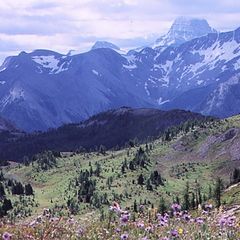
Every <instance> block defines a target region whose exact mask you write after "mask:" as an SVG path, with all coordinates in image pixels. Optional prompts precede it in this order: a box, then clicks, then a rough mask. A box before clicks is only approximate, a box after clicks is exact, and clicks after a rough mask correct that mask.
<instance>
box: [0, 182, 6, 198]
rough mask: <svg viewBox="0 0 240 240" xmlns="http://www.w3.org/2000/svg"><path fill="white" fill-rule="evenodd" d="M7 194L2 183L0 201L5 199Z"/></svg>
mask: <svg viewBox="0 0 240 240" xmlns="http://www.w3.org/2000/svg"><path fill="white" fill-rule="evenodd" d="M5 195H6V193H5V189H4V186H3V184H2V183H1V182H0V199H3V198H4V197H5Z"/></svg>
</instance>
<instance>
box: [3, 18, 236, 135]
mask: <svg viewBox="0 0 240 240" xmlns="http://www.w3.org/2000/svg"><path fill="white" fill-rule="evenodd" d="M119 51H120V52H119ZM239 79H240V28H238V29H236V30H235V31H231V32H224V33H218V32H217V31H216V30H214V29H213V28H212V27H210V26H209V25H208V23H207V21H206V20H202V19H189V18H178V19H176V21H175V22H174V24H173V26H172V27H171V29H170V30H169V32H168V33H167V34H166V35H165V36H163V37H160V38H159V39H158V40H157V41H156V43H155V45H151V46H150V47H145V48H142V49H138V50H131V51H129V52H128V53H127V54H122V53H121V49H120V50H119V48H118V47H117V46H115V45H112V44H111V43H107V42H97V43H96V44H95V46H94V47H93V50H91V51H89V52H86V53H82V54H76V55H72V54H67V55H62V54H59V53H57V52H53V51H49V50H36V51H33V52H31V53H25V52H21V53H20V54H19V55H18V56H15V57H9V58H7V59H6V60H5V62H4V63H3V65H2V66H1V68H0V115H1V116H3V117H4V118H6V119H9V120H11V121H12V122H14V123H15V124H16V126H17V127H18V128H19V129H23V130H25V131H34V130H46V129H48V128H56V127H58V126H60V125H62V124H65V123H76V122H79V121H82V120H85V119H87V118H88V117H90V116H92V115H94V114H96V113H99V112H102V111H105V110H108V109H112V108H118V107H121V106H130V107H135V108H136V107H154V108H160V109H165V110H168V109H175V108H181V109H186V110H191V111H196V112H199V113H202V114H205V115H214V116H218V117H227V116H230V115H234V114H237V113H239V103H240V94H239V93H240V91H239V90H240V80H239Z"/></svg>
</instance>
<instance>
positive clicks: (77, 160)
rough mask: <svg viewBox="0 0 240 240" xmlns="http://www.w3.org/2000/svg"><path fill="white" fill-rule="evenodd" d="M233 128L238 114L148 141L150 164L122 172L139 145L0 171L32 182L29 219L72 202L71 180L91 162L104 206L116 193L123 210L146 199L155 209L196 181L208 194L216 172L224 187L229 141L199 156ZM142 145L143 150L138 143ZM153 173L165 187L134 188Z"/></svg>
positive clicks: (86, 206)
mask: <svg viewBox="0 0 240 240" xmlns="http://www.w3.org/2000/svg"><path fill="white" fill-rule="evenodd" d="M232 127H240V117H239V116H237V117H233V118H230V119H228V120H227V121H225V120H224V121H221V122H220V123H213V124H212V125H209V126H208V128H198V129H195V130H194V131H193V132H190V133H188V134H187V135H184V134H180V135H179V136H178V137H177V138H175V139H174V140H173V141H171V142H164V143H163V142H162V141H161V140H160V139H158V140H156V141H154V142H152V145H153V149H152V150H151V152H150V153H149V156H148V157H149V159H150V164H149V165H148V166H147V168H139V169H137V170H136V171H130V170H129V169H128V170H126V172H125V173H124V174H122V173H121V166H122V162H123V161H125V159H126V160H127V162H128V163H129V161H130V160H132V159H133V158H134V156H135V154H136V151H137V150H138V147H135V148H131V149H123V150H119V151H108V152H107V153H106V154H105V155H102V154H99V153H96V152H92V153H85V154H84V153H81V154H69V153H66V154H64V157H63V158H58V159H57V167H54V168H53V169H50V170H47V171H40V172H39V171H37V170H36V166H35V163H33V164H30V165H29V166H23V165H13V166H12V167H10V168H9V169H6V171H5V172H6V175H7V176H8V177H9V178H14V179H18V180H20V181H22V182H23V183H31V184H32V186H33V188H34V191H35V200H36V202H37V203H38V205H37V206H36V207H34V208H33V215H37V214H39V213H41V212H42V210H43V209H44V208H54V207H55V206H56V205H57V206H61V205H65V206H66V202H67V200H68V198H71V197H74V198H76V189H74V188H73V187H70V188H69V185H71V184H70V183H73V182H74V181H75V178H76V177H77V176H78V174H79V172H80V170H86V169H89V165H90V163H91V165H92V167H93V168H95V163H100V165H101V168H102V172H101V176H100V178H98V177H93V178H95V179H96V181H97V185H96V192H97V193H98V194H100V195H102V194H104V193H106V194H107V196H108V200H109V202H112V201H113V200H114V194H118V195H122V198H121V200H120V203H121V204H122V206H123V207H128V208H131V207H132V206H133V203H134V201H135V200H136V201H137V202H138V203H140V202H144V201H147V203H148V204H149V206H151V205H154V206H158V205H159V201H160V198H161V197H164V198H165V199H166V201H167V203H169V204H170V203H171V202H172V201H173V198H175V197H176V196H179V197H180V198H181V197H182V193H183V191H184V189H185V186H186V183H187V182H188V183H189V185H190V188H191V191H193V192H195V191H196V182H198V183H200V185H201V191H202V193H204V194H205V195H207V194H208V188H209V185H213V182H214V178H215V177H216V176H217V175H218V174H219V173H221V177H222V178H223V179H224V181H225V184H227V183H228V181H229V173H230V171H231V170H232V169H233V167H234V166H235V165H237V164H238V163H237V162H233V161H232V160H231V156H230V155H229V153H228V152H227V153H226V154H223V155H219V151H221V150H222V149H223V148H229V146H230V144H231V140H229V141H225V142H220V143H216V144H212V145H210V147H209V149H208V150H207V153H206V154H205V156H204V157H203V156H201V154H199V151H200V149H201V147H202V146H203V144H206V141H207V140H208V137H209V136H211V135H213V134H214V135H217V136H219V135H220V134H222V133H224V132H225V131H226V130H227V129H229V128H232ZM238 137H239V136H238ZM142 147H143V148H144V147H145V146H144V145H142ZM227 167H228V168H227ZM154 170H158V171H159V172H160V173H161V176H162V178H163V179H165V181H164V186H158V187H154V190H153V191H149V190H147V189H146V186H145V185H144V186H140V185H138V184H136V182H137V179H138V176H139V175H140V173H142V174H143V176H144V177H145V179H147V178H148V177H149V176H150V173H151V172H152V171H154ZM111 176H112V177H113V182H112V184H111V188H110V189H109V188H108V187H107V185H106V181H107V179H108V178H109V177H111ZM133 181H135V183H133ZM234 194H235V195H234V197H233V198H230V197H229V199H228V197H226V200H225V201H226V202H229V203H233V202H238V199H239V194H238V193H234ZM106 208H107V206H106V207H105V209H106ZM95 210H96V209H94V208H93V207H91V206H89V204H84V203H81V204H80V212H79V216H80V217H81V216H82V215H83V214H86V213H88V212H91V211H95Z"/></svg>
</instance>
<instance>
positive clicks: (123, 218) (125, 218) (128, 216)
mask: <svg viewBox="0 0 240 240" xmlns="http://www.w3.org/2000/svg"><path fill="white" fill-rule="evenodd" d="M129 218H130V214H129V213H128V214H123V215H122V216H121V218H120V220H121V223H122V224H126V223H127V222H128V220H129Z"/></svg>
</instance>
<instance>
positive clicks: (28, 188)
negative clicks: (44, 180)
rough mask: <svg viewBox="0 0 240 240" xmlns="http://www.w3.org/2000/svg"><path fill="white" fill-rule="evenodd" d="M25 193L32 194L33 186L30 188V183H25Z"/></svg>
mask: <svg viewBox="0 0 240 240" xmlns="http://www.w3.org/2000/svg"><path fill="white" fill-rule="evenodd" d="M25 194H26V195H27V196H30V195H33V188H32V185H31V184H30V183H29V184H27V185H25Z"/></svg>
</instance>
